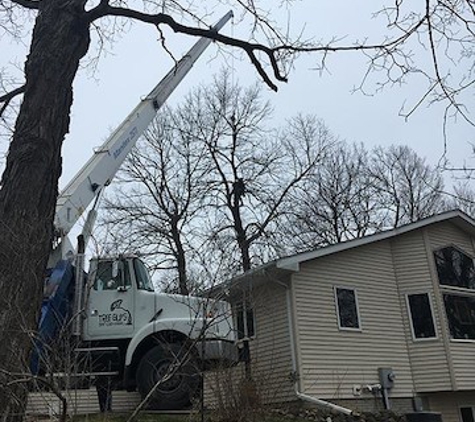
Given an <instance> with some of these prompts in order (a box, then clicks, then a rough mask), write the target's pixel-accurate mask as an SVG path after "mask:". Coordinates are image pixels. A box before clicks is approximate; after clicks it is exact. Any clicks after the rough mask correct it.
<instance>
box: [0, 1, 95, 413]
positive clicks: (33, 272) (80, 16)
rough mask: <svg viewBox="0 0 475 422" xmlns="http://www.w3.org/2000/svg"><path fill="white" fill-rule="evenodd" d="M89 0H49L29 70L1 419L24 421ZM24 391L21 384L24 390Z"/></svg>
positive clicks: (14, 178) (1, 329)
mask: <svg viewBox="0 0 475 422" xmlns="http://www.w3.org/2000/svg"><path fill="white" fill-rule="evenodd" d="M84 3H85V1H84V0H43V1H41V2H38V4H39V13H38V17H37V20H36V23H35V28H34V31H33V38H32V43H31V49H30V54H29V56H28V59H27V62H26V66H25V77H26V89H25V93H24V97H23V103H22V105H21V108H20V112H19V115H18V119H17V122H16V125H15V133H14V136H13V139H12V142H11V145H10V149H9V153H8V158H7V163H6V169H5V172H4V174H3V177H2V185H1V190H0V414H1V415H2V417H1V420H2V421H3V420H4V421H6V420H21V418H22V412H23V405H24V402H25V394H26V390H25V388H24V387H23V388H22V387H21V386H19V384H15V383H11V381H12V379H13V378H12V376H11V375H9V373H11V372H16V373H18V372H27V371H28V361H29V354H30V350H31V345H32V338H33V336H34V332H35V329H36V324H37V318H38V311H39V307H40V303H41V298H42V283H43V276H44V271H45V267H46V264H47V259H48V254H49V251H50V246H51V241H52V235H53V218H54V210H55V205H56V199H57V190H58V179H59V176H60V174H61V145H62V142H63V140H64V136H65V134H66V133H67V131H68V127H69V113H70V108H71V104H72V83H73V79H74V77H75V75H76V72H77V69H78V65H79V60H80V59H81V58H82V57H83V56H84V54H85V53H86V52H87V49H88V46H89V28H88V24H87V23H86V21H85V20H84ZM20 385H21V384H20Z"/></svg>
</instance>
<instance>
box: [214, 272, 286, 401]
mask: <svg viewBox="0 0 475 422" xmlns="http://www.w3.org/2000/svg"><path fill="white" fill-rule="evenodd" d="M237 300H239V296H237V297H236V298H235V299H233V301H237ZM251 303H252V306H253V309H254V317H255V330H256V334H255V336H254V338H253V339H251V340H250V350H251V371H252V379H253V382H254V385H255V386H256V389H257V394H258V399H259V401H260V402H262V403H263V404H270V403H279V402H285V401H289V400H295V394H294V388H293V383H292V382H291V378H290V374H291V372H292V356H291V348H290V333H289V324H288V312H287V299H286V287H285V286H284V285H282V284H280V283H276V282H274V281H268V282H267V283H266V284H265V285H264V286H261V287H259V288H255V289H254V290H253V291H252V301H251ZM244 380H245V371H244V363H239V364H238V365H237V366H234V367H232V368H221V369H218V370H215V371H209V372H208V373H207V374H205V395H206V399H205V401H206V403H207V405H209V406H212V407H219V406H224V403H225V401H226V400H231V402H232V403H233V402H235V401H236V400H238V397H239V394H241V392H240V388H246V386H245V382H244Z"/></svg>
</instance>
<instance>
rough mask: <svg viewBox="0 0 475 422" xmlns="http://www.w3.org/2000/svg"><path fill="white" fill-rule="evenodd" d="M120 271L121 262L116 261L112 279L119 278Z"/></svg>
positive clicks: (113, 263)
mask: <svg viewBox="0 0 475 422" xmlns="http://www.w3.org/2000/svg"><path fill="white" fill-rule="evenodd" d="M119 271H120V261H119V260H116V261H114V262H112V278H117V276H118V275H119Z"/></svg>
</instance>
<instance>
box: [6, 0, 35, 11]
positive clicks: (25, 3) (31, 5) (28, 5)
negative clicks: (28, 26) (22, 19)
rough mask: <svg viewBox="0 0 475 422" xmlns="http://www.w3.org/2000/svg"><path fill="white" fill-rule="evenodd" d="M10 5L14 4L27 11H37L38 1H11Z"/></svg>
mask: <svg viewBox="0 0 475 422" xmlns="http://www.w3.org/2000/svg"><path fill="white" fill-rule="evenodd" d="M11 1H12V3H16V4H18V5H20V6H23V7H26V8H27V9H34V10H38V8H39V6H40V1H39V0H11Z"/></svg>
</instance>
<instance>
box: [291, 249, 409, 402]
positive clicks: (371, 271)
mask: <svg viewBox="0 0 475 422" xmlns="http://www.w3.org/2000/svg"><path fill="white" fill-rule="evenodd" d="M391 253H392V252H391V246H390V243H389V241H380V242H376V243H373V244H368V245H365V246H361V247H358V248H355V249H351V250H347V251H344V252H340V253H338V254H334V255H330V256H326V257H322V258H318V259H317V260H314V261H310V262H307V263H304V264H302V265H301V270H300V271H299V272H298V273H296V274H294V275H293V277H292V281H293V286H292V288H293V306H294V314H295V315H294V317H295V321H296V327H297V332H296V334H297V339H298V356H299V362H300V368H299V372H300V377H301V387H300V388H301V391H302V392H304V393H306V394H310V395H314V396H316V397H321V398H324V399H329V400H332V399H350V398H351V399H354V398H357V397H355V395H354V394H353V387H354V386H361V385H367V384H376V383H379V376H378V368H380V367H391V368H393V370H394V372H395V373H396V376H397V378H396V382H395V386H394V388H393V389H392V391H391V397H394V398H398V397H411V396H412V392H413V389H414V385H413V382H412V376H411V366H410V361H409V357H408V350H407V345H406V333H405V330H404V327H403V320H402V316H401V303H400V296H399V292H398V288H397V284H396V277H395V271H394V267H393V260H392V255H391ZM335 286H343V287H350V288H355V289H356V291H357V295H358V302H359V313H360V322H361V331H344V330H340V329H339V328H338V319H337V314H336V305H335V298H334V287H335ZM358 398H359V399H364V398H367V399H369V400H371V399H372V394H370V393H363V394H362V395H361V396H360V397H358Z"/></svg>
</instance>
